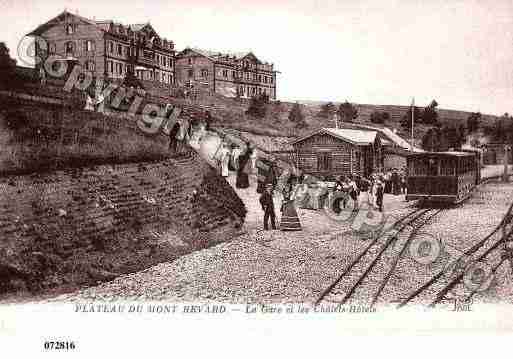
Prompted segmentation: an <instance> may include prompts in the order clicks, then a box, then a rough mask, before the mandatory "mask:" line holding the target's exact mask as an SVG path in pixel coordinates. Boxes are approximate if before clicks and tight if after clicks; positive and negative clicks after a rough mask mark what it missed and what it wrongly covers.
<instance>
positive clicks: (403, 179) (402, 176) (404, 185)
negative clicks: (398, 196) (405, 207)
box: [401, 170, 408, 194]
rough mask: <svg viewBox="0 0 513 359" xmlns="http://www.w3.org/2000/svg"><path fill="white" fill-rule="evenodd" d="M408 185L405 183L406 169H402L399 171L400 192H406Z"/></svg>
mask: <svg viewBox="0 0 513 359" xmlns="http://www.w3.org/2000/svg"><path fill="white" fill-rule="evenodd" d="M407 189H408V185H407V183H406V171H404V170H403V172H402V173H401V193H402V194H406V192H407Z"/></svg>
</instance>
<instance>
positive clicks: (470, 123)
mask: <svg viewBox="0 0 513 359" xmlns="http://www.w3.org/2000/svg"><path fill="white" fill-rule="evenodd" d="M480 122H481V113H480V112H472V113H471V114H470V116H469V117H468V119H467V131H468V133H469V134H470V133H473V132H476V131H477V130H478V129H479V125H480Z"/></svg>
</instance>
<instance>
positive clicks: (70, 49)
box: [49, 40, 96, 55]
mask: <svg viewBox="0 0 513 359" xmlns="http://www.w3.org/2000/svg"><path fill="white" fill-rule="evenodd" d="M79 44H81V45H82V47H81V48H82V51H83V52H92V51H95V50H96V45H95V42H94V41H92V40H84V41H80V42H78V44H77V42H75V41H67V42H65V43H64V52H65V53H66V55H74V54H76V53H78V52H79V47H78V46H80V45H79ZM49 52H50V53H56V52H57V46H56V44H55V43H54V42H51V43H50V44H49Z"/></svg>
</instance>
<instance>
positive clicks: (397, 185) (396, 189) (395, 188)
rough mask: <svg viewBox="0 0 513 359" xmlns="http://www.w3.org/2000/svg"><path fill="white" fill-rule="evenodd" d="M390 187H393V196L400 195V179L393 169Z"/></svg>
mask: <svg viewBox="0 0 513 359" xmlns="http://www.w3.org/2000/svg"><path fill="white" fill-rule="evenodd" d="M392 186H393V191H392V192H393V193H394V195H395V196H398V195H400V194H401V179H400V178H399V173H397V169H395V168H394V170H393V172H392Z"/></svg>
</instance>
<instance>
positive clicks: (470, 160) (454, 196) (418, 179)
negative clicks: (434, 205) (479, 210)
mask: <svg viewBox="0 0 513 359" xmlns="http://www.w3.org/2000/svg"><path fill="white" fill-rule="evenodd" d="M407 167H408V192H407V195H406V200H407V201H412V200H425V201H430V202H442V203H447V204H457V203H460V202H462V201H463V200H465V199H466V198H468V197H469V196H470V193H471V192H472V190H473V189H474V188H475V186H476V185H478V184H479V181H480V178H481V154H480V153H479V152H477V151H461V152H419V153H414V154H411V155H408V157H407Z"/></svg>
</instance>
